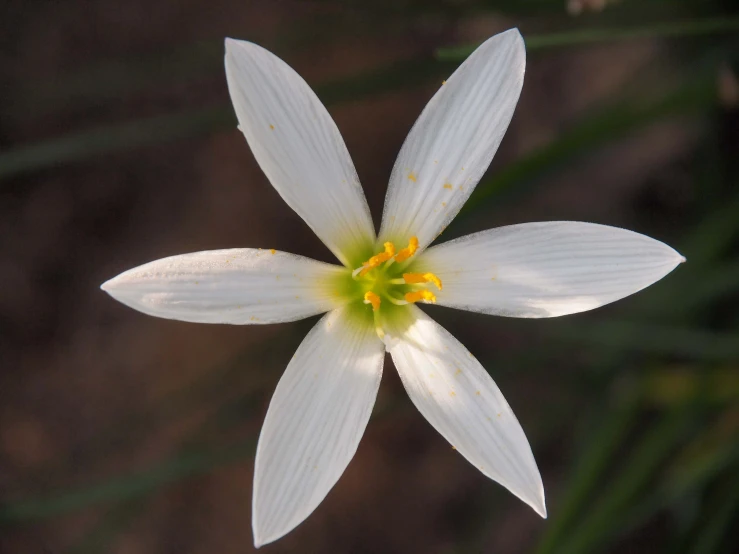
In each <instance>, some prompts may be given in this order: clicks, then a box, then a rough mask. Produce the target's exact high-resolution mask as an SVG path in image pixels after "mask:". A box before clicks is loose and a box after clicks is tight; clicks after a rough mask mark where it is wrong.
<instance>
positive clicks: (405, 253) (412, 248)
mask: <svg viewBox="0 0 739 554" xmlns="http://www.w3.org/2000/svg"><path fill="white" fill-rule="evenodd" d="M416 250H418V237H411V240H409V241H408V246H407V247H405V248H403V249H402V250H401V251H400V252H398V253H397V254H396V255H395V261H396V262H404V261H406V260H407V259H408V258H410V257H411V256H413V254H415V253H416Z"/></svg>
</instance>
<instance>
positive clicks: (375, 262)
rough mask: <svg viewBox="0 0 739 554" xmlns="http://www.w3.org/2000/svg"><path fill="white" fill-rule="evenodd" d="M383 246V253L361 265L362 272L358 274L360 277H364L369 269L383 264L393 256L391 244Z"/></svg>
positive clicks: (393, 251)
mask: <svg viewBox="0 0 739 554" xmlns="http://www.w3.org/2000/svg"><path fill="white" fill-rule="evenodd" d="M383 246H384V247H385V251H384V252H380V253H379V254H376V255H374V256H372V257H371V258H370V259H369V260H367V261H366V262H364V263H363V264H362V270H361V271H360V272H359V276H360V277H362V276H364V275H365V274H366V273H367V272H368V271H370V270H371V269H374V268H376V267H378V266H380V265H381V264H383V263H385V262H386V261H388V260H389V259H390V258H392V257H393V256H394V255H395V245H394V244H393V243H392V242H386V243H385V244H384V245H383Z"/></svg>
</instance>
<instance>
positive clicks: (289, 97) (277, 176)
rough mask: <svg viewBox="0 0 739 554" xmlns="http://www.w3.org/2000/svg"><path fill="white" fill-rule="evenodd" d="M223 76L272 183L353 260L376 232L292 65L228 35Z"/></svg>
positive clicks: (347, 160) (337, 144)
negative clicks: (224, 75)
mask: <svg viewBox="0 0 739 554" xmlns="http://www.w3.org/2000/svg"><path fill="white" fill-rule="evenodd" d="M226 78H227V80H228V90H229V92H230V93H231V100H232V102H233V105H234V109H235V110H236V116H237V117H238V119H239V128H240V129H241V131H242V132H243V133H244V136H245V137H246V140H247V142H248V143H249V146H250V147H251V150H252V152H253V153H254V157H255V158H256V159H257V162H258V163H259V165H260V167H261V168H262V171H264V173H265V175H266V176H267V178H268V179H269V180H270V182H271V183H272V186H274V187H275V189H277V192H278V193H279V194H280V196H282V198H283V199H284V200H285V202H287V204H288V205H289V206H290V207H291V208H292V209H293V210H295V211H296V212H297V214H298V215H299V216H300V217H302V218H303V220H305V222H306V223H307V224H308V225H309V226H310V228H311V229H313V231H314V232H315V233H316V235H318V237H319V238H320V239H321V240H322V241H323V242H324V243H325V244H326V246H328V247H329V248H330V249H331V251H332V252H333V253H334V254H335V255H336V257H337V258H338V259H339V260H340V261H341V262H342V263H343V264H344V265H347V266H352V267H354V266H355V265H358V264H359V263H360V262H361V261H362V260H361V259H359V258H361V257H362V256H364V255H366V253H367V252H368V251H371V250H372V248H373V246H374V241H375V229H374V226H373V224H372V218H371V216H370V212H369V207H368V206H367V201H366V199H365V197H364V192H363V191H362V187H361V185H360V184H359V178H358V177H357V172H356V170H355V169H354V164H353V163H352V160H351V157H350V156H349V152H348V151H347V149H346V145H345V144H344V140H343V139H342V138H341V134H340V133H339V129H338V128H337V127H336V124H335V123H334V120H333V119H331V116H330V115H329V113H328V112H327V111H326V108H325V107H324V106H323V104H321V101H320V100H319V99H318V97H317V96H316V95H315V93H314V92H313V91H312V90H311V88H310V87H309V86H308V85H307V83H306V82H305V81H304V80H303V79H302V78H301V77H300V75H298V74H297V73H296V72H295V71H294V70H293V69H292V68H291V67H290V66H288V65H287V64H286V63H285V62H283V61H282V60H281V59H279V58H278V57H277V56H275V55H274V54H271V53H270V52H268V51H267V50H265V49H264V48H262V47H260V46H257V45H256V44H252V43H251V42H246V41H241V40H234V39H226ZM355 258H357V260H355Z"/></svg>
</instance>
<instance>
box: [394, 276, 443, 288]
mask: <svg viewBox="0 0 739 554" xmlns="http://www.w3.org/2000/svg"><path fill="white" fill-rule="evenodd" d="M403 281H405V283H406V284H408V285H418V284H423V283H433V284H434V285H436V288H437V289H439V290H441V279H439V278H438V277H437V276H436V275H434V274H433V273H403Z"/></svg>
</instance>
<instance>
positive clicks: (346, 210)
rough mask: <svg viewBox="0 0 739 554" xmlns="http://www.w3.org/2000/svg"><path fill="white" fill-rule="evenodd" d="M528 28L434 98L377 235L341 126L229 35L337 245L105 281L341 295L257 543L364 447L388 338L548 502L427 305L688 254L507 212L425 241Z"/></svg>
mask: <svg viewBox="0 0 739 554" xmlns="http://www.w3.org/2000/svg"><path fill="white" fill-rule="evenodd" d="M524 68H525V50H524V43H523V40H522V38H521V35H520V34H519V33H518V31H517V30H515V29H513V30H510V31H507V32H505V33H501V34H499V35H496V36H494V37H492V38H491V39H489V40H488V41H487V42H485V43H484V44H483V45H482V46H480V47H479V48H478V49H477V50H476V51H475V52H474V53H473V54H472V55H471V56H470V57H469V58H468V59H467V60H466V61H465V62H464V63H463V64H462V65H461V66H460V67H459V69H457V71H455V72H454V74H453V75H452V76H451V77H450V78H449V80H448V81H446V82H445V83H444V84H443V85H442V86H441V87H440V89H439V91H438V92H437V93H436V94H435V95H434V97H433V98H432V99H431V101H430V102H429V103H428V105H427V106H426V108H425V109H424V111H423V113H422V114H421V116H420V117H419V118H418V121H417V122H416V124H415V126H414V127H413V129H412V130H411V132H410V134H409V135H408V138H407V139H406V141H405V143H404V144H403V147H402V149H401V151H400V154H399V156H398V160H397V162H396V164H395V167H394V168H393V172H392V175H391V176H390V184H389V188H388V193H387V199H386V202H385V210H384V214H383V218H382V227H381V229H380V234H379V238H378V237H376V235H375V230H374V227H373V224H372V219H371V217H370V212H369V209H368V206H367V203H366V201H365V198H364V194H363V192H362V188H361V186H360V184H359V180H358V178H357V175H356V172H355V170H354V165H353V163H352V160H351V158H350V157H349V153H348V152H347V149H346V146H345V145H344V141H343V140H342V138H341V135H340V133H339V130H338V129H337V127H336V125H335V124H334V122H333V120H332V119H331V116H330V115H329V114H328V112H327V111H326V109H325V108H324V106H323V105H322V104H321V102H320V101H319V99H318V98H317V97H316V95H315V94H314V93H313V91H312V90H311V89H310V88H309V87H308V85H307V84H306V83H305V81H303V79H301V78H300V76H299V75H297V74H296V73H295V72H294V71H293V70H292V69H291V68H290V67H289V66H288V65H287V64H285V63H284V62H283V61H281V60H280V59H278V58H277V57H275V56H274V55H272V54H271V53H269V52H268V51H266V50H264V49H263V48H261V47H259V46H257V45H255V44H252V43H249V42H243V41H238V40H232V39H227V40H226V76H227V78H228V86H229V90H230V92H231V98H232V100H233V103H234V107H235V110H236V114H237V116H238V119H239V123H240V129H241V130H242V132H243V133H244V135H245V136H246V140H247V141H248V143H249V146H250V147H251V149H252V152H253V153H254V156H255V157H256V159H257V161H258V162H259V165H260V166H261V167H262V170H263V171H264V173H265V174H266V175H267V177H268V178H269V180H270V181H271V183H272V185H273V186H274V187H275V188H276V189H277V191H278V192H279V193H280V195H281V196H282V197H283V198H284V199H285V201H286V202H287V203H288V204H289V205H290V206H291V207H292V208H293V209H294V210H295V211H296V212H297V213H298V214H299V215H300V217H302V218H303V220H305V222H306V223H307V224H308V225H309V226H310V228H311V229H313V231H314V232H315V233H316V234H317V235H318V236H319V237H320V239H321V240H322V241H323V242H324V243H325V244H326V246H328V247H329V248H330V249H331V251H332V252H333V253H334V254H335V255H336V257H337V258H338V259H339V261H340V262H341V264H342V265H341V266H339V265H330V264H325V263H320V262H317V261H314V260H311V259H308V258H303V257H300V256H296V255H293V254H287V253H284V252H277V251H275V250H261V249H250V248H245V249H233V250H216V251H212V252H198V253H195V254H185V255H181V256H173V257H171V258H165V259H162V260H157V261H155V262H151V263H148V264H145V265H142V266H140V267H137V268H134V269H131V270H129V271H126V272H125V273H122V274H121V275H119V276H118V277H115V278H114V279H111V280H110V281H108V282H106V283H105V284H103V285H102V288H103V290H105V291H107V292H108V293H109V294H110V295H111V296H113V297H114V298H116V299H117V300H119V301H120V302H123V303H124V304H126V305H128V306H131V307H132V308H135V309H137V310H140V311H142V312H144V313H147V314H150V315H155V316H159V317H165V318H170V319H179V320H183V321H194V322H203V323H233V324H249V323H277V322H282V321H294V320H297V319H301V318H304V317H308V316H311V315H314V314H319V313H322V312H328V313H327V314H326V315H325V316H324V317H323V318H322V319H321V320H320V321H319V322H318V323H317V324H316V326H315V327H314V328H313V330H312V331H311V332H310V333H309V334H308V336H307V337H306V338H305V340H304V341H303V343H302V344H301V345H300V347H299V348H298V351H297V352H296V353H295V356H294V357H293V358H292V360H291V361H290V363H289V364H288V366H287V369H286V371H285V374H284V375H283V376H282V378H281V380H280V382H279V384H278V386H277V390H276V391H275V394H274V396H273V398H272V401H271V403H270V406H269V410H268V411H267V416H266V419H265V422H264V426H263V428H262V432H261V435H260V437H259V445H258V447H257V455H256V468H255V476H254V496H253V508H252V518H253V521H252V523H253V530H254V541H255V544H256V546H260V545H262V544H266V543H268V542H271V541H274V540H276V539H278V538H280V537H281V536H283V535H284V534H285V533H287V532H289V531H290V530H292V529H293V528H294V527H295V526H297V525H298V524H299V523H301V522H302V521H303V520H304V519H305V518H306V517H308V515H309V514H310V513H311V512H312V511H313V510H314V509H315V508H316V507H317V506H318V504H319V503H320V502H321V500H323V498H324V497H325V496H326V494H328V492H329V490H330V489H331V487H333V485H334V484H335V483H336V481H337V480H338V479H339V477H340V476H341V474H342V473H343V471H344V469H345V468H346V466H347V464H348V463H349V461H350V460H351V458H352V456H353V455H354V453H355V451H356V449H357V445H358V443H359V440H360V438H361V436H362V433H363V432H364V429H365V427H366V425H367V422H368V420H369V417H370V413H371V411H372V406H373V405H374V402H375V397H376V395H377V389H378V386H379V383H380V377H381V375H382V366H383V360H384V355H385V351H386V350H387V351H388V352H389V353H390V354H391V356H392V358H393V361H394V362H395V366H396V367H397V369H398V372H399V373H400V377H401V379H402V381H403V385H404V386H405V388H406V390H407V392H408V395H409V396H410V398H411V400H412V401H413V403H414V404H415V405H416V407H417V408H418V409H419V410H420V411H421V413H422V414H423V415H424V416H425V417H426V419H428V420H429V422H430V423H431V424H432V425H433V426H434V427H435V428H436V429H437V430H438V431H439V433H441V434H442V435H443V436H444V438H446V439H447V440H448V441H449V442H450V443H451V444H452V445H453V446H454V447H455V448H456V449H457V451H459V453H460V454H462V456H464V457H465V458H467V459H468V460H469V461H470V462H471V463H472V464H474V465H475V467H477V468H478V469H479V470H480V471H482V473H483V474H485V475H487V476H488V477H490V478H491V479H494V480H495V481H497V482H498V483H500V484H501V485H503V486H504V487H506V488H508V489H509V490H510V491H511V492H512V493H513V494H515V495H516V496H518V497H519V498H520V499H521V500H523V501H524V502H526V503H527V504H529V505H530V506H531V507H532V508H533V509H534V510H535V511H536V512H537V513H538V514H540V515H541V516H542V517H546V508H545V504H544V488H543V485H542V481H541V477H540V475H539V471H538V469H537V467H536V462H535V461H534V457H533V455H532V453H531V448H530V447H529V444H528V441H527V440H526V436H525V435H524V432H523V430H522V429H521V426H520V425H519V423H518V421H517V420H516V417H515V416H514V415H513V412H512V411H511V408H510V407H509V406H508V403H507V402H506V400H505V398H503V395H502V394H501V392H500V390H498V387H497V386H496V385H495V383H494V382H493V380H492V378H491V377H490V375H489V374H488V373H487V371H485V369H484V368H483V367H482V366H481V365H480V363H479V362H478V361H477V360H476V359H475V358H474V356H472V354H470V353H469V351H467V349H465V347H464V346H463V345H462V344H461V343H460V342H459V341H457V340H456V339H455V338H454V337H453V336H452V335H451V334H449V333H448V332H447V331H446V330H445V329H443V328H442V327H441V326H440V325H439V324H437V323H436V322H435V321H434V320H432V319H431V318H430V317H428V316H427V315H426V314H425V313H424V312H422V311H421V310H420V309H418V307H416V306H414V305H413V304H415V303H417V302H419V301H420V302H435V303H437V304H440V305H442V306H450V307H454V308H461V309H465V310H472V311H478V312H483V313H489V314H496V315H502V316H510V317H553V316H560V315H565V314H571V313H575V312H581V311H584V310H590V309H593V308H596V307H598V306H602V305H603V304H607V303H609V302H613V301H614V300H618V299H619V298H623V297H625V296H628V295H629V294H632V293H634V292H637V291H639V290H641V289H643V288H644V287H647V286H648V285H650V284H652V283H654V282H655V281H657V280H659V279H660V278H662V277H664V276H665V275H666V274H667V273H669V272H670V271H671V270H672V269H674V268H675V267H676V266H677V265H678V264H679V263H680V262H682V261H684V258H683V257H682V256H680V255H679V254H678V253H677V252H675V251H674V250H673V249H672V248H670V247H668V246H666V245H664V244H663V243H661V242H658V241H656V240H653V239H651V238H648V237H646V236H644V235H640V234H637V233H633V232H631V231H626V230H623V229H617V228H613V227H605V226H602V225H594V224H590V223H575V222H550V223H528V224H522V225H511V226H508V227H501V228H498V229H492V230H489V231H484V232H481V233H476V234H474V235H470V236H467V237H464V238H461V239H458V240H454V241H451V242H447V243H444V244H441V245H438V246H435V247H433V248H429V249H428V250H427V247H428V246H429V244H430V243H431V242H432V241H433V240H434V239H435V238H436V237H437V236H438V235H439V234H440V233H441V231H442V230H443V229H444V227H445V226H446V225H447V224H448V223H449V221H451V219H452V218H453V217H454V216H455V215H456V214H457V212H458V211H459V209H460V208H461V207H462V205H463V204H464V202H465V201H466V200H467V198H468V197H469V195H470V193H471V192H472V190H473V189H474V187H475V185H476V184H477V182H478V181H479V179H480V177H481V176H482V175H483V173H484V172H485V170H486V169H487V167H488V165H489V164H490V161H491V159H492V157H493V154H495V151H496V150H497V149H498V145H499V144H500V141H501V139H502V138H503V134H504V133H505V130H506V128H507V127H508V123H509V122H510V120H511V117H512V115H513V111H514V108H515V106H516V103H517V101H518V97H519V93H520V91H521V87H522V85H523V76H524Z"/></svg>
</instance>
